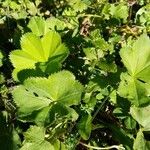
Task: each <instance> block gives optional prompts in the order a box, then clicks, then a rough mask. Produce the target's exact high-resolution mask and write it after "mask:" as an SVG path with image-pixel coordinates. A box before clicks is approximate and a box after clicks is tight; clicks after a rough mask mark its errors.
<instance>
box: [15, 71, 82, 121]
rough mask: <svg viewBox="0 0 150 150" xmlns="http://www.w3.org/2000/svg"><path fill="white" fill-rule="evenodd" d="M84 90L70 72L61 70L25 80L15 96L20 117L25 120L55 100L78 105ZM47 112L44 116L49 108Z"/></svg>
mask: <svg viewBox="0 0 150 150" xmlns="http://www.w3.org/2000/svg"><path fill="white" fill-rule="evenodd" d="M82 91H83V87H82V85H81V84H80V83H79V82H78V81H76V80H75V77H74V76H73V75H72V74H71V73H70V72H68V71H61V72H58V73H55V74H53V75H51V76H49V77H48V79H47V78H38V77H37V78H29V79H27V80H25V82H24V84H23V85H20V86H19V87H17V88H16V89H14V91H13V98H14V101H15V103H16V105H17V106H18V117H19V118H20V119H23V120H24V119H27V118H26V117H27V116H30V115H31V116H32V114H33V113H35V112H38V111H41V110H42V109H45V108H46V107H48V106H49V105H50V104H51V103H54V102H59V103H61V104H63V105H65V106H71V105H78V104H79V102H80V99H81V94H82ZM45 113H46V114H43V115H42V116H47V114H48V110H47V109H46V110H45ZM37 114H38V113H37ZM37 114H36V115H37ZM40 120H41V119H40Z"/></svg>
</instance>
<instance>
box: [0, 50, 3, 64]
mask: <svg viewBox="0 0 150 150" xmlns="http://www.w3.org/2000/svg"><path fill="white" fill-rule="evenodd" d="M2 65H3V54H2V52H1V51H0V67H1V66H2Z"/></svg>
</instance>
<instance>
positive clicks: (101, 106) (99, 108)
mask: <svg viewBox="0 0 150 150" xmlns="http://www.w3.org/2000/svg"><path fill="white" fill-rule="evenodd" d="M113 91H114V90H112V91H111V92H110V94H111V93H112V92H113ZM110 94H109V95H108V96H107V97H106V98H105V99H104V101H103V102H102V104H101V105H100V106H99V107H98V109H97V110H96V112H95V113H94V115H93V118H92V121H93V120H94V119H95V117H96V116H97V114H98V112H99V111H100V110H101V109H102V108H103V106H104V104H105V102H106V101H107V100H108V98H109V96H110Z"/></svg>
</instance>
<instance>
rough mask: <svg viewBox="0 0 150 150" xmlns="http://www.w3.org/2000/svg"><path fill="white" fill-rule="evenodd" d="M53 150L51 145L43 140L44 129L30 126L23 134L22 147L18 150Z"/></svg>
mask: <svg viewBox="0 0 150 150" xmlns="http://www.w3.org/2000/svg"><path fill="white" fill-rule="evenodd" d="M49 149H50V150H54V147H53V146H52V144H51V143H50V142H48V141H46V140H45V129H44V128H42V127H37V126H32V127H30V128H29V129H28V130H27V132H26V133H25V141H24V145H23V147H22V148H21V149H20V150H49Z"/></svg>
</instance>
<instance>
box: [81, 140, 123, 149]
mask: <svg viewBox="0 0 150 150" xmlns="http://www.w3.org/2000/svg"><path fill="white" fill-rule="evenodd" d="M80 144H81V145H83V146H85V147H87V148H92V149H97V150H108V149H114V148H116V149H118V150H125V148H124V147H123V146H122V145H112V146H109V147H95V146H90V145H87V144H85V143H82V142H80Z"/></svg>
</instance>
